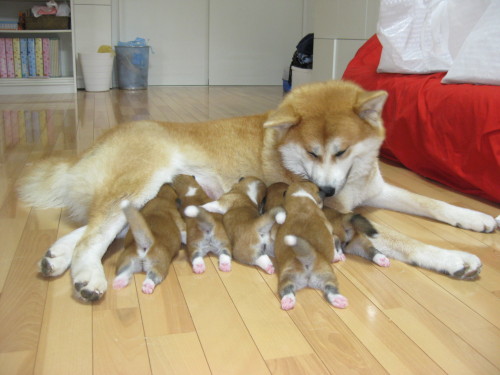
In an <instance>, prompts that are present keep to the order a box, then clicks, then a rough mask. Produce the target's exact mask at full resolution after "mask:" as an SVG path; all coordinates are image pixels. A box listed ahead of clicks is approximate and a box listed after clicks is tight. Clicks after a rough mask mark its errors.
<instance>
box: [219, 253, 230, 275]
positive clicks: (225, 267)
mask: <svg viewBox="0 0 500 375" xmlns="http://www.w3.org/2000/svg"><path fill="white" fill-rule="evenodd" d="M219 269H220V270H221V271H222V272H229V271H231V257H230V256H229V255H226V254H221V256H219Z"/></svg>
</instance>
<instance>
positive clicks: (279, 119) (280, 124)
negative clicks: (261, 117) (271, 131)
mask: <svg viewBox="0 0 500 375" xmlns="http://www.w3.org/2000/svg"><path fill="white" fill-rule="evenodd" d="M299 121H300V118H299V116H298V115H297V114H296V113H295V111H294V110H293V108H292V106H290V105H282V106H280V107H278V109H276V110H275V111H272V112H271V113H270V114H269V116H268V117H267V120H266V122H264V128H278V129H282V130H285V129H288V128H289V127H291V126H294V125H297V124H298V123H299Z"/></svg>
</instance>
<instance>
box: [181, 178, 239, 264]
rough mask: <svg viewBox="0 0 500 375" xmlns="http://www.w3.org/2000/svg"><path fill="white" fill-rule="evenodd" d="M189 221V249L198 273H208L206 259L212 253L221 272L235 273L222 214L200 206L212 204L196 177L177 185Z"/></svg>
mask: <svg viewBox="0 0 500 375" xmlns="http://www.w3.org/2000/svg"><path fill="white" fill-rule="evenodd" d="M173 186H174V189H175V190H176V192H177V194H178V196H179V198H180V200H181V202H180V206H181V211H182V213H183V215H184V219H185V221H186V250H187V253H188V257H189V260H190V262H191V264H192V266H193V271H194V272H195V273H203V272H205V261H204V260H203V257H204V256H205V255H207V254H208V253H209V252H212V253H214V254H216V255H218V256H219V269H220V270H221V271H224V272H228V271H231V244H230V242H229V238H228V237H227V234H226V231H225V229H224V224H223V223H222V215H221V214H217V213H211V212H208V211H206V210H205V209H204V208H201V207H198V206H201V205H203V204H205V203H208V202H210V201H211V199H210V198H209V197H208V195H207V194H206V193H205V191H203V189H202V188H201V186H200V185H199V184H198V182H196V178H195V177H194V176H188V175H178V176H176V177H175V179H174V182H173Z"/></svg>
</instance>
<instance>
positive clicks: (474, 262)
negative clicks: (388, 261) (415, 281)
mask: <svg viewBox="0 0 500 375" xmlns="http://www.w3.org/2000/svg"><path fill="white" fill-rule="evenodd" d="M373 224H374V225H375V228H376V229H377V231H378V232H379V233H380V236H378V237H377V238H372V239H371V241H372V243H373V244H374V245H375V247H376V248H377V249H378V250H379V251H380V252H381V253H383V254H384V255H386V256H388V257H389V258H394V259H397V260H400V261H402V262H405V263H409V264H412V265H415V266H419V267H422V268H427V269H430V270H433V271H437V272H440V273H444V274H446V275H450V276H452V277H456V278H458V279H464V280H473V279H475V278H477V277H478V275H479V272H480V271H481V266H482V265H481V260H480V259H479V258H478V257H477V256H475V255H473V254H469V253H466V252H464V251H459V250H447V249H442V248H439V247H436V246H432V245H428V244H425V243H422V242H420V241H417V240H415V239H413V238H410V237H407V236H405V235H403V234H401V233H399V232H396V231H395V230H393V229H391V228H389V227H386V226H384V225H379V224H375V223H373Z"/></svg>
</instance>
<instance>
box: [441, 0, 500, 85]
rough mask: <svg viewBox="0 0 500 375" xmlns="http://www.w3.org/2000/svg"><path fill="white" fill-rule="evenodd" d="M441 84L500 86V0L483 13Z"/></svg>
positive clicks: (492, 3)
mask: <svg viewBox="0 0 500 375" xmlns="http://www.w3.org/2000/svg"><path fill="white" fill-rule="evenodd" d="M442 83H479V84H487V85H500V1H492V2H491V4H490V5H489V7H488V8H487V9H486V11H485V12H484V13H483V16H482V17H481V18H480V19H479V21H478V22H477V23H476V25H475V27H474V28H473V29H472V31H471V32H470V33H469V35H468V36H467V38H466V39H465V41H464V43H463V45H462V47H461V48H460V50H459V52H458V54H457V56H456V58H455V59H454V61H453V64H452V65H451V68H450V69H449V71H448V73H447V74H446V76H445V77H444V78H443V80H442Z"/></svg>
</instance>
